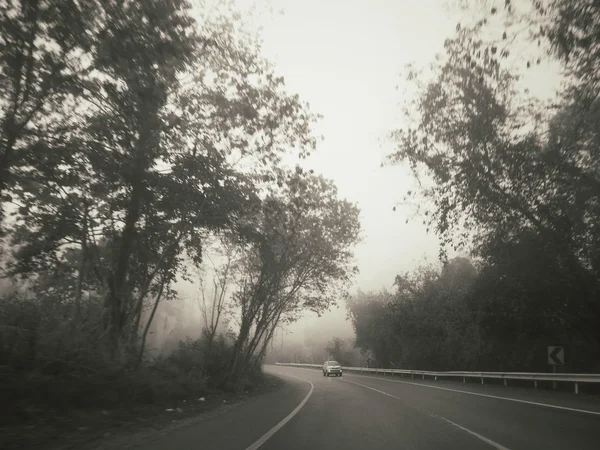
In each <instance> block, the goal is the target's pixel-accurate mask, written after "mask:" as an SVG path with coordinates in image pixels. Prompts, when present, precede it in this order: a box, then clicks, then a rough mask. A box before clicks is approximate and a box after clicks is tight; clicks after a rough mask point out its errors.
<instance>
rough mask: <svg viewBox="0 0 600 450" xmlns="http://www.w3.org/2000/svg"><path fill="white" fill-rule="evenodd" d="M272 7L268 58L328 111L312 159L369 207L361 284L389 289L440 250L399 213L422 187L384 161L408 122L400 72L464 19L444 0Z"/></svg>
mask: <svg viewBox="0 0 600 450" xmlns="http://www.w3.org/2000/svg"><path fill="white" fill-rule="evenodd" d="M238 1H239V2H240V3H241V4H247V3H248V2H247V1H246V0H238ZM271 3H272V5H273V10H274V11H275V14H274V15H273V16H272V17H264V18H263V21H262V25H263V26H264V29H263V32H262V37H263V39H264V47H263V54H264V55H265V57H267V58H268V59H269V60H271V61H273V62H274V63H275V64H276V69H277V71H278V72H279V73H280V74H281V75H283V76H284V77H285V80H286V84H287V86H288V88H289V89H290V90H292V91H294V92H296V93H298V94H299V95H300V96H301V98H303V99H304V100H305V101H308V102H309V103H310V105H311V109H312V110H313V111H314V112H316V113H319V114H322V115H323V116H324V118H323V119H322V120H321V121H320V123H319V125H318V133H319V134H320V135H323V136H324V141H323V142H321V144H320V145H319V148H318V151H317V153H316V154H315V155H314V156H312V157H311V158H310V159H309V160H308V161H307V162H306V164H307V165H308V166H310V167H311V168H313V169H315V171H317V172H320V173H322V174H324V175H325V176H326V177H328V178H332V179H333V180H335V182H336V184H337V185H338V187H339V190H340V194H341V195H342V196H345V197H346V198H348V199H349V200H351V201H354V202H357V203H358V204H359V206H360V209H361V212H362V214H361V224H362V227H363V230H364V241H363V242H362V243H361V244H360V245H359V246H358V248H357V251H356V256H357V259H358V266H359V268H360V275H359V276H358V278H357V280H356V286H357V287H360V288H361V289H363V290H376V289H380V288H382V287H389V286H390V285H391V283H392V282H393V280H394V277H395V275H396V274H398V273H399V272H402V271H405V270H409V269H410V268H412V267H413V266H414V265H415V264H416V263H418V262H419V261H420V260H422V259H423V258H427V259H429V260H435V259H436V258H437V254H438V242H437V239H436V238H435V237H434V236H433V235H431V234H430V235H427V233H426V232H425V227H424V226H423V225H422V224H419V223H417V222H415V221H413V222H409V224H405V221H406V218H407V214H408V211H403V210H398V211H396V212H394V211H392V208H393V206H394V205H395V204H396V203H397V202H398V201H399V200H401V199H402V197H403V195H404V193H405V192H406V191H407V190H408V189H410V188H411V187H412V186H413V180H412V177H411V175H410V173H409V172H408V171H407V170H403V169H402V168H399V167H392V168H384V169H382V168H381V167H380V165H381V162H382V161H383V159H384V156H385V154H387V153H389V152H390V151H392V150H393V147H392V146H391V144H390V143H386V142H385V140H386V136H387V134H388V133H389V132H390V131H391V130H393V129H394V128H396V127H398V125H399V123H400V122H399V120H400V114H399V111H400V102H401V101H402V93H401V89H402V78H401V76H400V73H401V71H402V69H403V67H404V66H405V65H406V64H407V63H410V62H416V63H417V64H419V65H422V64H428V63H430V62H432V61H433V59H434V56H435V53H436V52H439V51H441V50H442V46H443V42H444V39H446V38H447V37H449V36H451V35H452V34H453V32H454V29H455V27H456V22H457V16H456V15H454V16H450V15H449V14H448V13H446V12H445V11H444V9H443V8H442V3H443V1H442V0H272V2H271ZM278 11H283V14H277V12H278ZM399 84H400V88H401V89H400V91H397V90H396V88H395V87H396V86H397V85H399Z"/></svg>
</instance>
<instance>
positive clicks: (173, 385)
mask: <svg viewBox="0 0 600 450" xmlns="http://www.w3.org/2000/svg"><path fill="white" fill-rule="evenodd" d="M46 300H47V299H45V300H44V301H42V300H38V299H35V298H28V297H27V296H24V295H19V294H15V295H11V296H7V297H5V298H3V299H1V300H0V360H1V361H3V364H5V365H4V366H2V369H3V370H0V382H1V386H0V390H2V391H3V392H2V398H3V406H4V407H3V411H5V412H6V413H7V415H6V417H3V418H2V421H3V422H5V421H10V422H13V421H16V422H19V421H23V420H28V418H29V415H30V413H29V411H31V410H32V408H33V409H34V410H35V409H42V410H49V409H50V410H56V411H59V410H63V411H67V410H69V409H72V408H81V409H110V408H128V407H130V406H131V407H133V406H139V405H149V404H160V403H166V402H172V401H178V400H183V399H187V398H197V397H201V396H205V395H206V394H207V393H209V392H210V391H213V390H216V389H227V390H240V389H243V390H248V389H249V386H250V385H251V384H252V383H256V382H257V380H259V378H258V375H260V374H257V373H250V374H249V375H248V377H247V378H246V379H244V380H242V382H241V383H238V384H236V385H235V386H232V385H228V384H227V382H226V374H227V369H228V364H229V362H230V360H231V356H232V342H231V340H230V339H229V338H227V337H225V336H223V335H219V336H217V337H216V338H215V339H214V341H213V342H212V343H211V344H210V345H209V342H208V340H207V339H206V338H202V339H198V340H195V341H190V340H188V341H186V342H180V343H179V346H178V348H177V349H176V350H175V351H173V352H172V353H171V354H170V355H168V356H167V357H162V358H158V359H155V360H153V361H150V362H147V363H145V364H142V365H138V364H137V357H138V350H139V348H138V347H136V345H134V344H132V343H123V344H122V345H121V346H120V349H119V351H118V352H117V354H116V355H112V354H111V353H110V352H108V351H107V346H106V339H105V336H104V333H103V327H102V322H101V317H102V303H101V301H100V299H97V300H94V299H91V300H90V301H87V302H86V304H85V305H83V307H82V309H81V310H79V312H76V311H75V310H74V305H69V304H64V303H61V302H51V301H46ZM8 411H11V413H10V415H9V414H8Z"/></svg>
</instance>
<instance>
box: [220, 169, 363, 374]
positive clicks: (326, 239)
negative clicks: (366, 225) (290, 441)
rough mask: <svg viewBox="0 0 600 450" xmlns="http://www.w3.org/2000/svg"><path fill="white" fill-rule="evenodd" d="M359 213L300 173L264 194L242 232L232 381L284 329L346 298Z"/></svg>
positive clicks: (324, 185) (330, 189) (330, 187)
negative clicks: (303, 315) (305, 312)
mask: <svg viewBox="0 0 600 450" xmlns="http://www.w3.org/2000/svg"><path fill="white" fill-rule="evenodd" d="M358 213H359V211H358V208H357V207H356V206H354V205H353V204H351V203H350V202H348V201H346V200H340V199H339V198H337V189H336V188H335V186H334V185H333V183H331V182H330V181H327V180H325V179H324V178H323V177H319V176H315V175H312V174H306V173H304V172H303V171H302V169H300V168H297V169H296V171H295V172H289V173H287V174H286V176H285V178H284V179H283V180H281V182H280V185H279V187H278V188H274V190H272V191H271V192H270V193H268V194H267V196H266V197H265V199H264V200H263V203H262V210H261V211H260V213H259V215H258V217H257V219H255V221H253V222H252V223H251V224H250V226H249V227H247V229H246V231H245V235H246V236H248V242H249V245H248V248H247V254H246V257H245V259H244V261H243V265H242V267H241V269H242V270H243V272H242V273H241V276H240V286H241V288H240V290H239V291H238V292H237V293H236V295H235V301H236V302H237V305H239V309H240V311H241V317H240V332H239V334H238V336H237V340H236V344H235V354H234V357H233V360H232V367H231V371H232V376H233V377H235V376H238V374H239V373H242V372H243V368H245V367H247V363H248V361H250V360H251V359H252V358H256V360H257V361H262V359H263V358H264V356H265V354H266V350H267V346H268V344H269V342H270V341H271V339H272V338H273V335H274V333H275V330H276V328H277V326H278V325H279V324H280V323H281V322H286V321H287V322H290V321H294V320H296V319H297V317H298V315H299V313H301V312H302V311H303V310H306V309H309V310H312V311H314V312H317V313H319V312H321V311H323V310H325V309H327V308H328V307H329V306H330V305H332V304H333V303H334V302H335V300H336V299H338V298H339V297H340V293H342V294H343V292H344V288H345V287H347V285H348V282H349V281H350V279H351V277H352V275H353V273H354V272H355V271H356V268H355V267H354V266H353V264H352V263H353V253H352V246H353V245H354V244H355V243H356V242H357V240H358V238H359V229H360V224H359V221H358Z"/></svg>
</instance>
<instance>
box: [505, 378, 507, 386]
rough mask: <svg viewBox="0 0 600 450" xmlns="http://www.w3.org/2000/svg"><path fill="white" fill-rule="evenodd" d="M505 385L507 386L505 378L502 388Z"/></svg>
mask: <svg viewBox="0 0 600 450" xmlns="http://www.w3.org/2000/svg"><path fill="white" fill-rule="evenodd" d="M506 385H507V383H506V378H505V379H504V386H506Z"/></svg>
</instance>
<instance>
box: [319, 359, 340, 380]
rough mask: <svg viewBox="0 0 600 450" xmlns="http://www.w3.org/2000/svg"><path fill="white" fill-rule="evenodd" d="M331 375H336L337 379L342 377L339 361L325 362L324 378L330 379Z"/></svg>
mask: <svg viewBox="0 0 600 450" xmlns="http://www.w3.org/2000/svg"><path fill="white" fill-rule="evenodd" d="M330 375H335V376H336V377H341V376H342V366H340V363H339V362H337V361H325V364H323V376H324V377H328V376H330Z"/></svg>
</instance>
